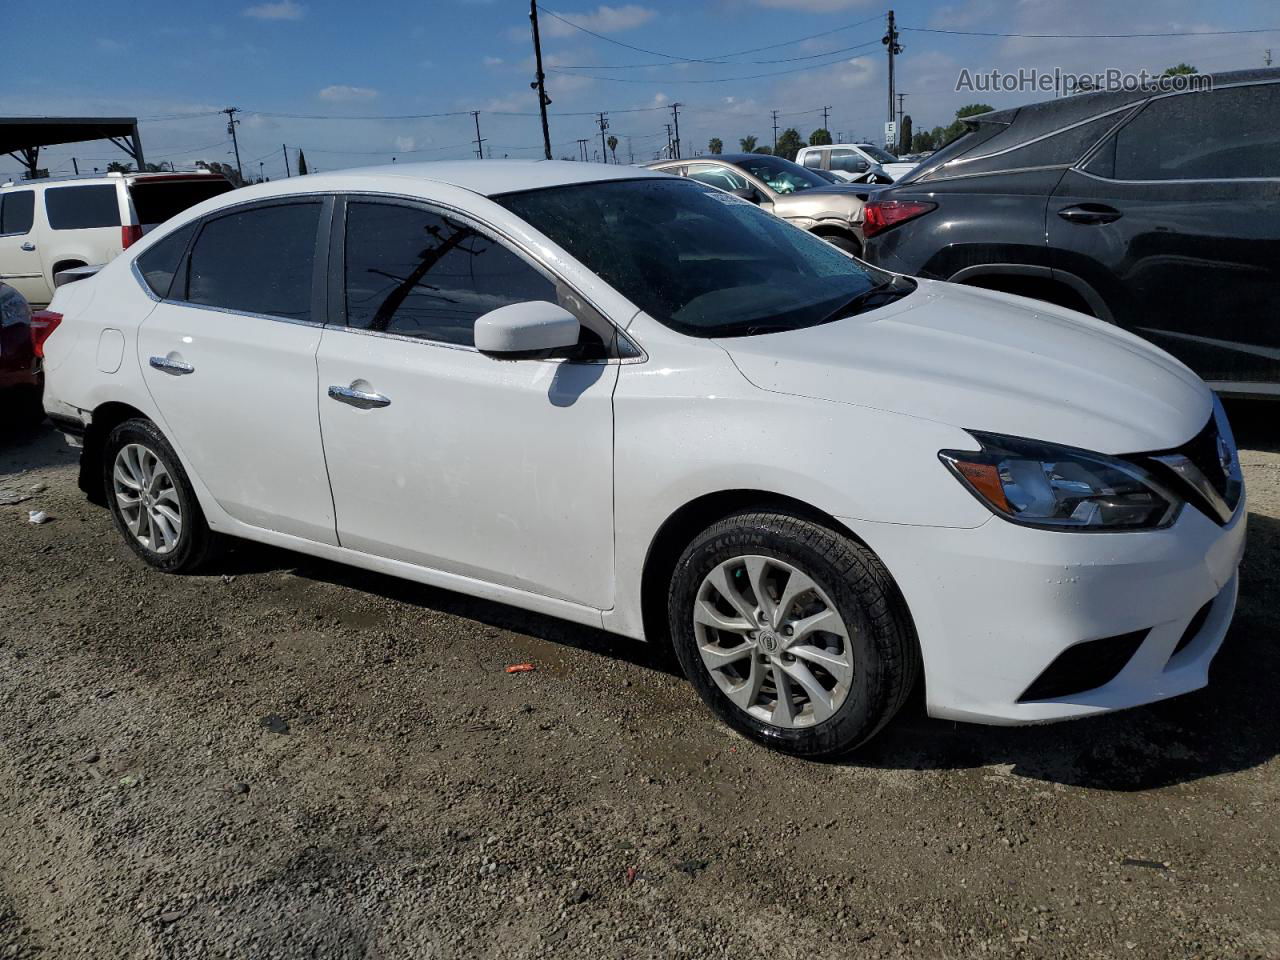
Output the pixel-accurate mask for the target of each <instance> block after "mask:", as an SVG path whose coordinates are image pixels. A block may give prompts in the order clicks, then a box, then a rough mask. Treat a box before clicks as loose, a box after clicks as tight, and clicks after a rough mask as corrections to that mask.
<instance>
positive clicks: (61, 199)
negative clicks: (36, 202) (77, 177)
mask: <svg viewBox="0 0 1280 960" xmlns="http://www.w3.org/2000/svg"><path fill="white" fill-rule="evenodd" d="M44 211H45V214H46V215H47V216H48V217H49V226H50V227H52V228H53V229H54V230H90V229H93V228H95V227H118V226H120V201H119V199H118V196H117V194H116V187H115V184H111V183H104V184H94V185H86V186H82V187H49V188H48V189H47V190H45V192H44Z"/></svg>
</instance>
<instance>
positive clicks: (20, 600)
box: [0, 407, 1280, 960]
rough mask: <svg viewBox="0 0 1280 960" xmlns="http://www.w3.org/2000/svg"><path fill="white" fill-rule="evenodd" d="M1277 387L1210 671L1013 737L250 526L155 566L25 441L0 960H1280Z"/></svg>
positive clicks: (3, 737) (1252, 429)
mask: <svg viewBox="0 0 1280 960" xmlns="http://www.w3.org/2000/svg"><path fill="white" fill-rule="evenodd" d="M1274 410H1275V408H1274V407H1260V408H1242V409H1241V410H1239V411H1233V416H1235V417H1236V418H1237V419H1238V420H1240V421H1242V422H1243V426H1244V430H1242V431H1241V432H1242V434H1243V435H1242V441H1243V442H1244V443H1245V445H1246V446H1247V447H1248V448H1249V449H1248V450H1247V451H1246V452H1245V453H1244V454H1243V455H1242V456H1243V459H1244V462H1245V464H1246V472H1247V477H1248V483H1249V491H1250V497H1251V509H1252V513H1251V516H1250V517H1249V547H1248V554H1247V556H1246V558H1245V567H1244V573H1243V579H1242V584H1241V594H1242V596H1241V603H1240V608H1239V612H1238V614H1237V616H1236V621H1235V625H1234V626H1233V627H1232V630H1231V633H1230V635H1229V637H1228V639H1227V642H1226V645H1225V647H1224V649H1223V651H1222V653H1221V654H1220V655H1219V657H1218V659H1217V662H1216V663H1215V665H1214V671H1213V681H1212V683H1211V685H1210V687H1209V688H1208V689H1207V690H1204V691H1201V692H1199V693H1196V694H1193V695H1191V696H1187V697H1184V698H1181V699H1178V700H1175V701H1172V702H1168V703H1164V704H1160V705H1157V706H1154V707H1150V708H1145V709H1140V710H1134V711H1131V712H1128V713H1124V714H1119V715H1114V716H1110V717H1104V718H1099V719H1094V720H1088V721H1078V722H1075V723H1071V724H1061V725H1056V726H1051V727H1037V728H1022V729H994V728H981V727H974V726H964V725H957V724H951V723H944V722H940V721H935V720H930V719H928V718H926V717H925V716H924V715H923V712H922V710H921V708H920V707H919V706H918V705H914V706H911V707H908V709H907V711H906V712H905V714H904V715H903V716H902V717H901V718H900V719H899V720H898V721H897V722H896V723H895V724H894V725H892V726H891V727H890V729H889V730H888V731H886V733H885V734H883V735H882V736H881V737H880V739H878V740H877V741H876V742H875V743H874V744H873V745H872V746H871V747H870V748H869V749H868V750H867V751H865V752H864V753H862V754H861V755H859V756H857V757H855V758H853V759H851V760H848V761H846V762H841V763H813V762H805V761H798V760H792V759H788V758H786V757H782V756H778V755H775V754H772V753H769V752H767V751H765V750H763V749H761V748H758V747H755V746H753V745H751V744H749V743H747V742H746V741H744V740H741V739H739V738H738V737H736V736H735V735H733V734H731V733H729V732H728V731H727V730H726V729H725V728H723V727H722V726H720V725H719V724H718V723H716V722H715V721H714V720H713V719H712V718H711V717H710V715H709V714H708V713H707V712H706V711H704V710H703V709H702V707H701V706H700V704H699V703H698V702H697V700H696V698H695V696H694V694H693V692H692V690H691V688H690V687H689V686H688V684H686V683H685V682H684V681H683V680H681V679H680V678H679V677H678V676H677V675H676V674H675V673H674V671H673V670H672V669H671V668H670V667H669V666H668V665H667V662H666V661H665V660H664V659H663V658H661V657H659V656H657V655H656V654H655V653H654V652H652V651H650V650H649V649H648V648H646V647H644V646H643V645H636V644H631V643H629V642H627V641H624V640H622V639H616V638H612V637H610V636H608V635H605V634H602V633H599V632H593V631H590V630H586V629H582V628H578V627H574V626H570V625H566V624H563V623H560V622H557V621H553V620H550V619H546V618H541V617H537V616H533V615H530V614H526V613H522V612H520V611H516V610H511V609H508V608H505V607H501V606H497V605H494V604H489V603H483V602H479V601H475V600H471V599H468V598H465V597H462V596H459V595H456V594H451V593H446V592H442V591H435V590H430V589H427V588H424V587H419V586H416V585H413V584H409V583H405V582H401V581H397V580H393V579H389V578H386V577H381V576H376V575H373V574H365V573H361V572H358V571H353V570H349V569H346V568H342V567H338V566H334V565H332V564H327V563H323V562H320V561H315V560H310V559H307V558H304V557H300V556H297V555H293V554H288V553H284V552H279V551H274V550H267V549H263V548H258V547H253V546H249V545H245V546H243V547H241V548H239V549H237V550H236V551H234V552H233V553H232V554H231V555H230V556H229V557H228V558H227V559H226V560H225V561H224V562H223V564H222V567H221V569H219V570H218V571H217V572H215V573H213V574H212V575H208V576H201V577H171V576H164V575H162V574H158V573H153V572H151V571H150V570H149V569H147V568H145V567H144V566H143V565H142V564H141V563H140V562H138V561H137V560H135V559H134V558H133V556H132V554H131V553H130V552H129V551H128V549H127V548H126V547H125V545H124V544H123V543H122V542H121V540H120V539H119V537H118V536H117V535H116V533H115V531H114V529H113V528H112V525H111V522H110V519H109V517H108V515H107V514H106V513H105V512H104V511H101V510H98V509H96V508H94V507H92V506H89V505H88V504H86V503H85V502H84V500H83V498H82V496H81V494H80V493H79V491H78V490H77V489H76V486H75V468H74V462H75V461H74V456H73V454H72V453H71V452H70V451H68V450H66V449H65V448H64V447H63V446H62V445H61V441H60V438H57V437H56V436H54V435H53V434H51V433H50V432H48V431H47V430H38V431H35V432H29V433H25V434H10V435H8V436H6V437H4V438H3V439H0V488H4V489H8V490H18V491H33V490H34V491H37V492H35V493H34V494H33V497H32V499H31V500H29V501H27V502H24V503H20V504H17V505H5V506H0V701H2V703H3V709H2V710H0V779H2V780H3V793H2V795H0V837H2V838H3V842H0V958H8V957H34V956H41V957H58V958H63V957H68V958H75V957H104V958H113V960H114V958H121V957H143V958H146V957H206V956H208V957H236V958H271V960H281V958H294V957H323V958H331V957H371V958H374V957H376V958H384V957H385V958H399V957H415V958H418V957H425V958H435V957H441V958H453V957H459V958H462V957H563V956H567V955H576V956H581V957H586V958H593V960H594V958H605V957H732V958H739V957H750V956H759V955H767V956H769V957H771V958H774V960H786V958H792V957H795V958H800V957H803V958H806V960H822V958H832V960H835V958H849V957H898V956H912V957H931V958H936V957H974V956H996V957H1004V956H1009V957H1065V956H1070V957H1072V958H1086V957H1106V958H1112V957H1229V958H1275V957H1277V956H1280V903H1278V898H1280V858H1278V856H1277V854H1278V852H1280V851H1278V846H1280V821H1278V819H1277V817H1276V816H1275V811H1276V810H1277V808H1278V802H1280V762H1278V761H1277V759H1276V755H1277V752H1278V750H1280V697H1277V696H1276V675H1277V669H1276V668H1277V665H1278V661H1280V656H1278V654H1277V649H1276V644H1275V638H1276V636H1277V630H1278V629H1280V599H1278V598H1280V590H1278V587H1280V573H1278V571H1280V453H1277V450H1278V449H1280V447H1278V446H1277V443H1276V432H1275V428H1274V426H1269V423H1274ZM30 509H43V510H46V511H47V512H48V513H49V515H50V516H52V517H53V520H52V522H49V523H47V524H44V525H40V526H36V525H32V524H30V523H28V522H27V511H28V510H30ZM523 661H531V662H533V663H535V664H536V665H537V670H536V671H535V672H532V673H524V674H515V675H509V674H507V673H506V672H505V667H506V666H507V665H508V664H511V663H515V662H523Z"/></svg>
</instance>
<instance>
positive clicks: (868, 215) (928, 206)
mask: <svg viewBox="0 0 1280 960" xmlns="http://www.w3.org/2000/svg"><path fill="white" fill-rule="evenodd" d="M937 207H938V205H937V204H936V203H931V202H929V201H928V200H872V201H870V202H869V203H868V204H867V205H866V207H865V208H864V210H863V217H864V219H863V221H862V235H863V236H864V237H874V236H875V235H876V234H877V233H883V232H884V231H885V230H888V229H889V228H890V227H896V226H897V225H898V224H900V223H906V222H907V221H908V220H914V219H915V218H916V217H919V216H923V215H924V214H926V213H928V212H929V211H930V210H936V209H937Z"/></svg>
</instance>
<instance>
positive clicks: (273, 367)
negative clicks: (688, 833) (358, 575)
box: [138, 197, 336, 544]
mask: <svg viewBox="0 0 1280 960" xmlns="http://www.w3.org/2000/svg"><path fill="white" fill-rule="evenodd" d="M330 203H331V201H327V200H321V199H318V198H314V197H291V198H284V199H280V200H273V201H267V202H262V203H255V204H246V205H242V206H238V207H233V208H230V209H229V210H227V211H225V212H220V213H218V214H215V215H211V216H210V217H209V218H208V219H207V220H205V221H204V222H203V223H202V224H201V226H200V228H199V232H198V233H197V234H196V236H195V239H194V241H193V242H192V245H191V248H190V250H189V251H188V252H187V254H186V256H185V258H184V261H183V263H182V265H181V266H180V267H179V269H178V270H177V274H176V276H174V277H173V278H172V283H171V284H170V285H169V289H168V292H167V296H166V297H165V298H164V299H163V300H162V301H161V302H160V303H159V304H158V305H157V306H156V308H155V310H153V311H152V312H151V314H150V316H148V317H147V319H146V320H145V321H143V323H142V326H141V327H140V329H139V336H138V349H139V354H140V356H139V358H138V359H139V362H140V364H141V367H142V370H143V375H144V379H145V380H146V384H147V388H148V389H149V390H150V391H151V396H152V398H153V399H154V400H155V403H156V406H157V408H158V409H159V411H160V415H161V418H162V420H163V422H164V428H165V433H166V436H168V437H169V439H170V440H171V441H172V442H173V444H174V446H176V447H177V448H178V449H179V450H180V451H181V452H182V454H183V456H184V457H185V458H186V459H187V462H188V463H189V465H190V466H191V467H192V469H193V470H194V472H195V473H196V475H197V476H198V477H199V479H200V480H201V481H202V482H203V483H204V485H205V486H206V487H207V488H208V489H209V492H210V493H211V494H212V496H213V498H214V499H215V500H216V501H217V502H218V505H219V506H220V507H222V509H223V510H225V511H226V512H227V513H228V514H230V515H231V516H232V517H234V518H235V519H236V520H240V521H242V522H243V523H246V524H249V525H250V526H253V527H259V528H263V529H266V530H273V531H278V532H281V533H286V534H291V535H293V536H297V537H302V538H305V539H308V540H314V541H318V542H321V543H329V544H332V543H336V538H335V536H334V530H333V501H332V499H331V497H330V494H329V481H328V476H327V474H326V472H325V465H324V452H323V449H322V446H321V442H320V423H319V413H318V411H317V409H316V349H317V347H318V346H319V344H320V334H321V330H322V328H323V324H322V323H321V321H320V318H321V317H322V316H323V314H324V296H325V286H324V276H323V272H322V271H320V270H318V269H317V268H316V264H317V262H320V263H323V262H324V260H325V258H324V257H323V256H322V257H319V258H318V257H317V255H316V249H317V246H319V247H321V249H327V242H328V223H329V218H328V216H327V215H326V211H327V209H328V204H330ZM163 242H164V241H161V243H163ZM157 246H159V244H157ZM153 249H154V248H153ZM151 252H152V251H147V253H144V254H143V255H142V256H141V257H139V258H138V260H139V269H140V270H141V271H142V272H143V276H144V278H146V280H147V282H148V285H151V284H152V283H153V282H156V283H157V288H160V287H162V286H163V284H164V281H165V279H166V278H165V277H164V264H156V265H155V266H156V268H157V269H156V271H155V274H156V276H158V277H159V280H158V281H157V280H156V278H155V277H154V276H153V271H152V270H151V264H150V263H149V262H144V261H148V260H149V256H150V254H151Z"/></svg>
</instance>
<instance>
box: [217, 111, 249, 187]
mask: <svg viewBox="0 0 1280 960" xmlns="http://www.w3.org/2000/svg"><path fill="white" fill-rule="evenodd" d="M239 110H240V108H239V107H227V109H225V110H222V111H220V112H221V113H225V114H226V115H227V133H229V134H231V144H232V146H234V147H235V149H236V173H238V174H239V175H240V183H241V184H243V183H244V170H243V169H242V168H241V167H240V141H239V140H237V139H236V126H237V125H238V124H239V123H240V121H239V120H237V119H236V114H237V113H238V112H239Z"/></svg>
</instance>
